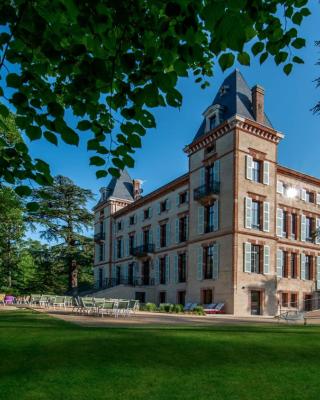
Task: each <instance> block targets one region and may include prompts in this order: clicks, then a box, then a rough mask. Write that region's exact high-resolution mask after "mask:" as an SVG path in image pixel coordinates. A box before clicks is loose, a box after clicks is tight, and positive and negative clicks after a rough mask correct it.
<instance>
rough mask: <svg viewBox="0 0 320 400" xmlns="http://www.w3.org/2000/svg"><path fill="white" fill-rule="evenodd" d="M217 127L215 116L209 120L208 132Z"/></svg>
mask: <svg viewBox="0 0 320 400" xmlns="http://www.w3.org/2000/svg"><path fill="white" fill-rule="evenodd" d="M216 126H217V116H216V115H213V116H212V117H210V118H209V127H210V131H211V130H212V129H213V128H215V127H216Z"/></svg>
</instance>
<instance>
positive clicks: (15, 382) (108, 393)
mask: <svg viewBox="0 0 320 400" xmlns="http://www.w3.org/2000/svg"><path fill="white" fill-rule="evenodd" d="M319 371H320V328H318V327H310V326H307V327H303V326H295V327H290V326H282V325H281V326H227V327H222V326H215V327H212V328H207V327H206V328H202V327H199V328H192V327H189V328H186V327H179V328H178V327H177V328H174V327H171V328H145V329H144V328H132V329H131V328H122V329H118V328H109V329H108V328H84V327H79V326H76V325H71V324H69V323H66V322H64V321H60V320H56V319H54V318H51V317H47V316H46V315H43V314H39V313H36V312H32V311H15V312H10V311H6V312H0V398H1V399H19V400H40V399H41V400H42V399H43V400H51V399H52V400H60V399H61V400H82V399H86V400H88V399H90V400H98V399H103V400H108V399H112V400H118V399H134V400H142V399H148V400H158V399H166V400H173V399H183V400H189V399H190V400H191V399H192V400H195V399H196V400H202V399H205V400H208V399H214V400H220V399H224V400H225V399H227V400H229V399H231V400H235V399H241V400H251V399H255V400H256V399H259V400H264V399H268V400H270V399H290V400H294V399H299V400H301V399H312V400H314V399H318V398H319V391H320V379H319Z"/></svg>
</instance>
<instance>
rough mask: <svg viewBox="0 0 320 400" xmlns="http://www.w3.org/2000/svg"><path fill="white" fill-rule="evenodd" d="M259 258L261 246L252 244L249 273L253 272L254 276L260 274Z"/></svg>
mask: <svg viewBox="0 0 320 400" xmlns="http://www.w3.org/2000/svg"><path fill="white" fill-rule="evenodd" d="M261 256H262V251H261V246H259V245H256V244H253V245H252V246H251V272H254V273H256V274H260V273H261V270H262V268H261Z"/></svg>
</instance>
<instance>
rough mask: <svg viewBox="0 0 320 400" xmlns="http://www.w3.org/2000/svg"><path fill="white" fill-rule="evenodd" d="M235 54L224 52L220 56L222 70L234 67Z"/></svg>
mask: <svg viewBox="0 0 320 400" xmlns="http://www.w3.org/2000/svg"><path fill="white" fill-rule="evenodd" d="M234 58H235V57H234V54H232V53H224V54H222V55H221V56H220V58H219V65H220V67H221V69H222V71H225V70H226V69H228V68H230V67H232V65H233V63H234Z"/></svg>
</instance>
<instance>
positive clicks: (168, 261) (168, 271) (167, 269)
mask: <svg viewBox="0 0 320 400" xmlns="http://www.w3.org/2000/svg"><path fill="white" fill-rule="evenodd" d="M168 283H170V256H166V284H168Z"/></svg>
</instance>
